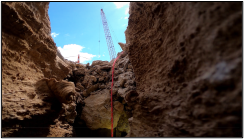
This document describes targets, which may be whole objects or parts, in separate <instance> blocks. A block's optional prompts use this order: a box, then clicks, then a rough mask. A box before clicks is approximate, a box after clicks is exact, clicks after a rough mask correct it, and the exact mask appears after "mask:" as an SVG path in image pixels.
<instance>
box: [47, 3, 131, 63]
mask: <svg viewBox="0 0 244 139" xmlns="http://www.w3.org/2000/svg"><path fill="white" fill-rule="evenodd" d="M101 8H102V9H103V11H104V13H105V16H106V18H107V20H108V24H109V30H110V33H111V34H112V39H113V44H114V47H115V51H116V55H117V53H118V52H120V51H121V48H120V46H119V45H118V42H122V43H125V34H124V31H125V30H126V28H127V25H128V17H129V13H128V11H129V2H50V4H49V10H48V14H49V18H50V22H51V32H52V33H51V36H52V37H53V39H54V42H55V43H56V46H57V47H58V49H59V50H60V51H61V53H62V55H63V56H64V57H65V58H67V59H69V60H71V61H77V56H78V54H80V63H83V64H86V63H90V64H91V63H92V61H94V60H103V61H104V60H106V61H110V56H109V52H108V47H107V42H106V38H105V33H104V30H103V25H102V20H101V14H100V11H101ZM99 40H100V51H99Z"/></svg>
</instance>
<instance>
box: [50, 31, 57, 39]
mask: <svg viewBox="0 0 244 139" xmlns="http://www.w3.org/2000/svg"><path fill="white" fill-rule="evenodd" d="M58 35H59V34H57V33H55V32H53V33H51V36H52V37H53V38H55V37H57V36H58Z"/></svg>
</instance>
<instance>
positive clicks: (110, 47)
mask: <svg viewBox="0 0 244 139" xmlns="http://www.w3.org/2000/svg"><path fill="white" fill-rule="evenodd" d="M101 17H102V23H103V29H104V33H105V37H106V41H107V45H108V51H109V56H110V60H112V59H115V56H116V52H115V49H114V44H113V40H112V37H111V34H110V31H109V28H108V23H107V19H106V17H105V14H104V12H103V9H101Z"/></svg>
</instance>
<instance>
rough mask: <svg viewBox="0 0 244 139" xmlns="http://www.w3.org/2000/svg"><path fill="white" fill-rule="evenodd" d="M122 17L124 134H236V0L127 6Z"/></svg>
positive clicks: (238, 10)
mask: <svg viewBox="0 0 244 139" xmlns="http://www.w3.org/2000/svg"><path fill="white" fill-rule="evenodd" d="M129 13H130V16H129V23H128V27H127V30H126V32H125V34H126V43H127V45H128V46H129V58H130V61H131V63H132V66H133V69H134V72H135V78H136V79H135V80H136V87H137V93H138V94H139V96H138V97H137V102H136V104H135V105H134V106H133V119H130V127H131V131H130V135H129V136H132V137H134V136H136V137H157V136H159V137H193V136H207V137H210V136H212V137H227V136H228V137H230V136H232V137H235V136H239V137H240V136H242V3H241V2H146V3H145V2H131V3H130V11H129Z"/></svg>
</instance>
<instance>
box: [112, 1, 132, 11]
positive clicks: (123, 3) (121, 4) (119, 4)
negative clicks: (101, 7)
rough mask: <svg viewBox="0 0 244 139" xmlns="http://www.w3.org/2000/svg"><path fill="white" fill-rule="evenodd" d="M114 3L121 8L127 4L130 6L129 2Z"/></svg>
mask: <svg viewBox="0 0 244 139" xmlns="http://www.w3.org/2000/svg"><path fill="white" fill-rule="evenodd" d="M114 4H115V5H116V8H117V9H119V8H122V7H124V6H126V5H128V6H129V2H114Z"/></svg>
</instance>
